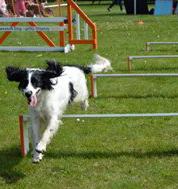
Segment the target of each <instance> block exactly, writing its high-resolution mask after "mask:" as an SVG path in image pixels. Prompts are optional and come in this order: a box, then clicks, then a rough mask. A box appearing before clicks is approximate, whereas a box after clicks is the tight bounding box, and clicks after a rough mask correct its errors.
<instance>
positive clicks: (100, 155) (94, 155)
mask: <svg viewBox="0 0 178 189" xmlns="http://www.w3.org/2000/svg"><path fill="white" fill-rule="evenodd" d="M124 156H125V157H134V158H155V157H157V158H167V157H172V156H178V149H172V150H167V151H156V150H154V151H148V152H141V151H130V152H125V151H124V152H122V151H121V152H113V151H111V152H110V151H105V152H100V151H83V152H70V151H63V152H61V151H58V152H48V153H46V156H45V158H73V157H74V158H82V159H116V158H120V157H124Z"/></svg>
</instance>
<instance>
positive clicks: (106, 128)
mask: <svg viewBox="0 0 178 189" xmlns="http://www.w3.org/2000/svg"><path fill="white" fill-rule="evenodd" d="M106 8H107V6H106V5H100V6H98V5H94V6H92V5H91V6H89V5H83V6H82V9H83V10H85V11H86V12H87V14H88V15H89V16H90V17H91V19H92V20H94V21H95V22H96V24H97V28H98V42H99V48H98V50H97V51H96V52H97V53H99V54H101V55H103V56H105V57H107V58H109V59H110V60H111V61H112V66H113V68H114V72H113V73H128V71H127V56H128V55H154V54H155V55H157V54H177V50H178V46H176V45H169V46H154V47H153V48H152V51H150V52H145V42H146V41H177V39H178V33H177V30H178V25H177V16H160V17H155V16H147V15H145V16H126V15H124V14H123V13H121V12H119V7H118V6H115V7H114V8H113V10H112V12H110V13H108V12H107V11H106ZM139 20H143V21H144V25H138V21H139ZM19 42H21V44H22V45H29V44H35V45H39V44H43V42H42V41H40V40H39V38H37V35H36V34H31V33H30V32H29V33H21V34H19V33H13V34H12V35H11V38H9V39H8V40H7V42H6V44H13V45H17V44H19ZM93 53H94V52H93V51H92V50H91V48H90V46H88V45H86V46H76V50H75V51H74V52H72V53H69V54H63V53H47V52H46V53H40V52H38V53H28V52H0V58H1V63H0V116H1V117H0V126H1V129H0V188H2V189H8V188H18V189H19V188H22V189H24V188H34V189H36V188H42V189H43V188H44V189H48V188H56V189H57V188H60V189H85V188H89V189H123V188H126V189H127V188H128V189H143V188H145V189H146V188H148V189H150V188H151V189H159V188H165V189H168V188H169V189H173V188H178V180H177V178H178V127H177V125H178V119H177V118H166V117H165V118H122V119H115V118H114V119H81V120H80V121H79V122H78V121H77V120H76V119H64V120H63V121H64V125H62V126H61V128H60V131H59V132H58V133H57V135H56V136H55V137H54V139H53V140H52V143H51V145H49V147H48V149H47V152H46V154H45V157H44V160H43V161H42V162H41V163H40V164H38V165H36V164H35V165H34V164H32V162H31V155H30V154H29V155H28V156H27V157H26V158H21V155H20V148H19V130H18V114H20V113H25V112H27V103H26V100H25V99H24V98H23V97H22V95H21V94H20V93H19V91H18V89H17V84H16V83H10V82H8V81H7V79H6V76H5V72H4V70H5V67H6V66H8V65H15V66H21V67H45V60H47V59H50V58H55V59H57V60H59V61H61V62H63V63H64V64H69V63H71V64H82V65H87V64H88V63H89V62H90V61H91V59H92V56H93ZM177 63H178V60H177V59H157V60H151V59H150V60H146V61H145V60H134V61H133V70H132V73H156V72H159V73H170V72H171V73H177V72H178V64H177ZM177 83H178V78H122V79H120V78H99V79H98V98H97V99H90V100H89V102H90V108H89V110H88V111H87V113H135V112H136V113H144V112H177V111H178V85H177ZM66 113H83V112H82V111H81V110H80V107H79V105H73V106H70V107H69V109H68V110H67V112H66Z"/></svg>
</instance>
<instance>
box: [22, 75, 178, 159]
mask: <svg viewBox="0 0 178 189" xmlns="http://www.w3.org/2000/svg"><path fill="white" fill-rule="evenodd" d="M101 77H104V78H107V77H114V78H115V77H118V78H133V77H178V74H177V73H156V74H153V73H147V74H92V75H90V85H91V87H90V88H91V91H90V93H91V96H92V97H94V98H96V97H97V78H101ZM177 116H178V112H172V113H125V114H117V113H116V114H113V113H106V114H65V115H63V118H64V119H71V118H73V119H78V118H82V119H86V118H87V119H97V118H100V119H101V118H102V119H103V118H141V117H177ZM19 129H20V144H21V154H22V157H25V156H26V155H27V154H28V152H29V151H30V139H32V140H31V143H32V148H34V147H35V144H34V142H33V138H32V137H31V132H32V125H31V120H30V116H29V115H28V114H27V115H19Z"/></svg>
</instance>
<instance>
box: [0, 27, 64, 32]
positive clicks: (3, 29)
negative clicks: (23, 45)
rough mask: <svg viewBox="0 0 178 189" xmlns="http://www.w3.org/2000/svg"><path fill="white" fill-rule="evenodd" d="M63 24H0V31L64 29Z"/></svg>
mask: <svg viewBox="0 0 178 189" xmlns="http://www.w3.org/2000/svg"><path fill="white" fill-rule="evenodd" d="M66 28H67V27H65V26H0V31H3V32H4V31H13V32H14V31H28V32H31V31H33V32H34V31H45V32H49V31H64V30H65V29H66Z"/></svg>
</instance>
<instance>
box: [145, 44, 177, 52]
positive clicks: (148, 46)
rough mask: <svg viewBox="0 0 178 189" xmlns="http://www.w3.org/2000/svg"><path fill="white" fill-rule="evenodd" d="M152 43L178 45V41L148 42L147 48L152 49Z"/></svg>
mask: <svg viewBox="0 0 178 189" xmlns="http://www.w3.org/2000/svg"><path fill="white" fill-rule="evenodd" d="M150 45H178V42H146V50H147V51H149V50H150Z"/></svg>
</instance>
